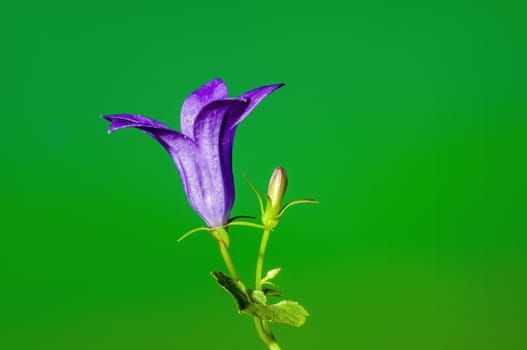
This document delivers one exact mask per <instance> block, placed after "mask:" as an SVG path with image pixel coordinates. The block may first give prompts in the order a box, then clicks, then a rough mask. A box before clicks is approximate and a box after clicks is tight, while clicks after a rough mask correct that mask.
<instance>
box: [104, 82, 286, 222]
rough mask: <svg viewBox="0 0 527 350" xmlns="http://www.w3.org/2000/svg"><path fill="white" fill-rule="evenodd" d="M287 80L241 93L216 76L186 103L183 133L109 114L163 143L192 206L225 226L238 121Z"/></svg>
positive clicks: (117, 125) (115, 124)
mask: <svg viewBox="0 0 527 350" xmlns="http://www.w3.org/2000/svg"><path fill="white" fill-rule="evenodd" d="M282 85H283V84H276V85H269V86H262V87H259V88H256V89H254V90H251V91H248V92H246V93H244V94H242V95H241V96H240V97H237V98H228V97H227V86H226V85H225V84H224V83H223V81H222V80H221V79H214V80H212V81H210V82H209V83H207V84H206V85H204V86H202V87H200V88H199V89H197V90H196V91H194V92H193V93H192V94H190V96H188V97H187V98H186V99H185V102H184V103H183V107H182V108H181V132H177V131H174V130H172V129H171V128H169V127H168V126H166V125H164V124H162V123H160V122H158V121H156V120H154V119H150V118H146V117H141V116H139V115H133V114H115V115H108V116H103V118H104V119H106V120H108V121H110V122H111V123H112V124H111V125H110V128H109V129H108V132H109V133H111V132H113V131H114V130H117V129H121V128H127V127H134V128H137V129H141V130H143V131H144V132H145V133H147V134H148V135H150V136H152V137H153V138H154V139H155V140H157V142H159V143H160V144H161V146H163V147H164V148H165V149H166V150H167V151H168V153H169V154H170V156H171V157H172V159H173V160H174V163H176V167H177V169H178V170H179V174H180V176H181V180H182V182H183V187H184V189H185V193H186V195H187V198H188V201H189V202H190V205H191V206H192V208H193V209H194V210H195V211H196V213H198V215H199V216H201V218H203V220H204V221H205V222H206V223H207V226H209V227H218V226H222V225H225V224H226V223H227V222H228V220H229V214H230V212H231V209H232V205H233V203H234V179H233V175H232V146H233V141H234V134H235V132H236V127H237V126H238V124H239V123H240V122H241V121H242V120H244V119H245V117H246V116H247V115H248V114H249V113H250V112H251V111H252V110H253V109H254V108H255V107H256V106H257V105H258V104H259V103H260V102H261V101H262V100H263V99H264V98H265V97H266V96H267V95H269V94H270V93H272V92H273V91H274V90H276V89H278V88H279V87H281V86H282Z"/></svg>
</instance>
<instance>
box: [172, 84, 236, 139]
mask: <svg viewBox="0 0 527 350" xmlns="http://www.w3.org/2000/svg"><path fill="white" fill-rule="evenodd" d="M224 98H227V86H226V85H225V83H224V82H223V81H222V80H221V79H218V78H217V79H214V80H211V81H209V82H208V83H207V84H205V85H203V86H202V87H200V88H199V89H197V90H196V91H194V92H193V93H191V94H190V95H189V96H188V97H187V98H186V99H185V102H183V107H181V121H180V122H181V133H183V135H186V136H188V137H190V138H194V120H195V119H196V117H197V116H198V114H199V112H200V111H201V109H202V108H203V107H205V105H207V104H209V103H210V102H212V101H216V100H221V99H224Z"/></svg>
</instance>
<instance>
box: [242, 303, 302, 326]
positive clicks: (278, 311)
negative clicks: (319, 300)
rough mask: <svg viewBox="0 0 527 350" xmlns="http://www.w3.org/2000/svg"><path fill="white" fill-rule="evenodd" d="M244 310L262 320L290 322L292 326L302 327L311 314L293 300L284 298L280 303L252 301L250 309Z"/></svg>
mask: <svg viewBox="0 0 527 350" xmlns="http://www.w3.org/2000/svg"><path fill="white" fill-rule="evenodd" d="M243 312H245V313H248V314H250V315H253V316H257V317H259V318H261V319H262V320H266V321H269V322H273V323H281V324H289V325H291V326H295V327H300V326H302V325H303V324H304V322H306V318H307V316H308V315H309V314H308V312H307V310H306V309H305V308H304V307H303V306H302V305H300V304H299V303H297V302H296V301H291V300H282V301H281V302H279V303H278V304H272V305H259V304H255V303H252V304H251V305H250V306H249V309H247V310H244V311H243Z"/></svg>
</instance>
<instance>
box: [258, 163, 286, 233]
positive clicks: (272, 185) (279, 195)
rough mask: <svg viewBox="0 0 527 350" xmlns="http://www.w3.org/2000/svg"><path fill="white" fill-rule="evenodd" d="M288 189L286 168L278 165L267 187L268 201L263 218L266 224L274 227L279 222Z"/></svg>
mask: <svg viewBox="0 0 527 350" xmlns="http://www.w3.org/2000/svg"><path fill="white" fill-rule="evenodd" d="M286 189H287V172H286V171H285V169H284V168H282V167H277V168H275V169H274V171H273V175H271V179H270V180H269V187H268V188H267V197H268V199H267V201H268V202H267V206H266V209H265V213H264V215H263V218H262V219H263V221H264V225H265V226H267V227H270V228H272V227H275V226H276V225H277V224H278V220H279V216H280V209H281V207H282V199H283V198H284V194H285V191H286Z"/></svg>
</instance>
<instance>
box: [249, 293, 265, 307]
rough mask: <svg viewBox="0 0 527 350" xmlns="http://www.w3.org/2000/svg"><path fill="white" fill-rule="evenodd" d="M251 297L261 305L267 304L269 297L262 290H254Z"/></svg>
mask: <svg viewBox="0 0 527 350" xmlns="http://www.w3.org/2000/svg"><path fill="white" fill-rule="evenodd" d="M251 299H252V300H253V301H255V302H257V303H258V304H261V305H265V304H267V298H266V297H265V293H264V292H262V291H261V290H253V291H252V294H251Z"/></svg>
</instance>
